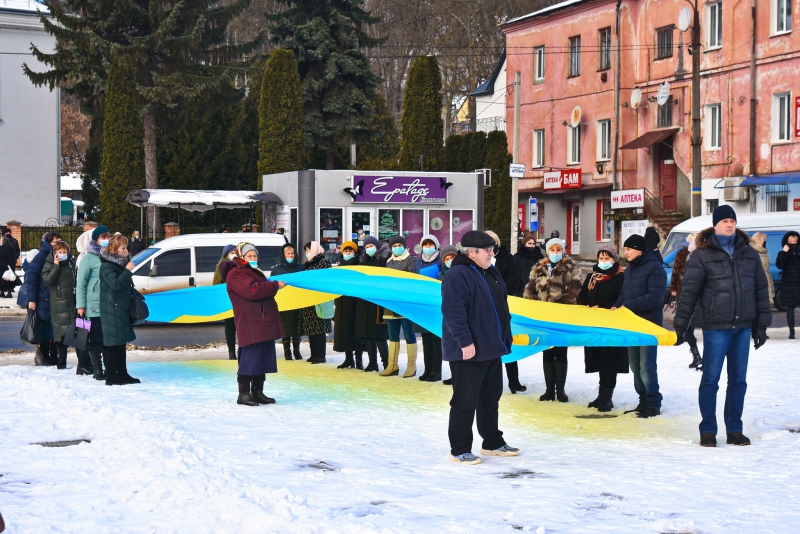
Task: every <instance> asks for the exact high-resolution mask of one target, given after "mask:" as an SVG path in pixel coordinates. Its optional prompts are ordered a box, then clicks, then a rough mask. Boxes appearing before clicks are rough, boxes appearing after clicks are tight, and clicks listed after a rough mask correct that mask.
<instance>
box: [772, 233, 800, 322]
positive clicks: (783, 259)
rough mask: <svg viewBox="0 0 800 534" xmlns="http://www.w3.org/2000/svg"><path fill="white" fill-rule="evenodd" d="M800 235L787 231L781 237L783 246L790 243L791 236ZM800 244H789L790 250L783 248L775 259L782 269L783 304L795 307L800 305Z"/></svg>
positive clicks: (781, 293) (799, 236) (778, 266)
mask: <svg viewBox="0 0 800 534" xmlns="http://www.w3.org/2000/svg"><path fill="white" fill-rule="evenodd" d="M792 236H794V237H797V238H798V239H800V235H798V234H797V232H794V231H792V232H786V235H785V236H783V239H781V248H783V247H785V246H786V245H789V238H790V237H792ZM798 249H800V245H789V251H788V252H787V251H784V250H781V251H780V252H778V257H777V258H776V259H775V266H776V267H777V268H778V269H780V270H781V288H780V296H781V304H782V305H783V306H788V307H790V308H794V307H797V306H800V250H798Z"/></svg>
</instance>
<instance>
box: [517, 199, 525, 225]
mask: <svg viewBox="0 0 800 534" xmlns="http://www.w3.org/2000/svg"><path fill="white" fill-rule="evenodd" d="M517 229H519V230H525V204H517Z"/></svg>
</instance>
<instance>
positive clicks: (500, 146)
mask: <svg viewBox="0 0 800 534" xmlns="http://www.w3.org/2000/svg"><path fill="white" fill-rule="evenodd" d="M512 159H513V158H512V157H511V154H509V153H508V139H507V138H506V133H505V132H504V131H501V130H495V131H493V132H489V135H488V136H486V157H485V159H484V167H486V168H488V169H491V170H492V187H490V188H488V189H484V198H483V206H484V211H483V213H484V217H483V221H484V227H485V228H486V229H487V230H492V231H494V232H495V233H496V234H497V236H498V237H499V238H500V242H501V243H505V244H506V245H509V244H510V239H511V178H510V177H509V175H508V171H509V168H508V166H509V165H510V164H511V161H512Z"/></svg>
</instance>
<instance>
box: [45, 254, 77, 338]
mask: <svg viewBox="0 0 800 534" xmlns="http://www.w3.org/2000/svg"><path fill="white" fill-rule="evenodd" d="M54 254H55V251H53V252H51V253H50V255H49V256H48V257H47V260H46V261H45V263H44V269H42V282H44V284H45V285H46V286H47V287H49V288H50V322H51V323H52V325H53V339H55V340H56V341H61V339H62V338H63V337H64V336H65V335H66V333H67V328H69V327H70V325H71V324H72V322H73V321H74V320H75V315H76V313H75V285H76V283H77V276H78V273H77V271H78V270H77V268H76V267H75V261H74V260H73V259H72V256H71V255H70V256H69V257H68V258H67V260H66V261H62V262H60V263H58V264H56V262H55V257H54Z"/></svg>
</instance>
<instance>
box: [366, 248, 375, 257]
mask: <svg viewBox="0 0 800 534" xmlns="http://www.w3.org/2000/svg"><path fill="white" fill-rule="evenodd" d="M364 252H366V253H367V256H369V257H370V258H371V257H372V256H374V255H375V254H377V253H378V249H377V248H375V247H367V248H366V249H364Z"/></svg>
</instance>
